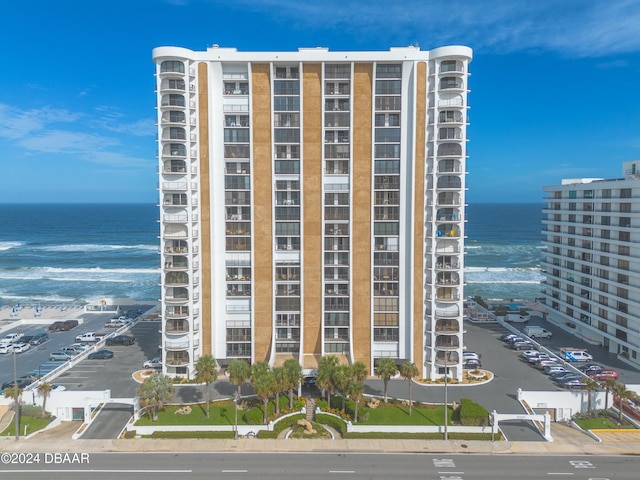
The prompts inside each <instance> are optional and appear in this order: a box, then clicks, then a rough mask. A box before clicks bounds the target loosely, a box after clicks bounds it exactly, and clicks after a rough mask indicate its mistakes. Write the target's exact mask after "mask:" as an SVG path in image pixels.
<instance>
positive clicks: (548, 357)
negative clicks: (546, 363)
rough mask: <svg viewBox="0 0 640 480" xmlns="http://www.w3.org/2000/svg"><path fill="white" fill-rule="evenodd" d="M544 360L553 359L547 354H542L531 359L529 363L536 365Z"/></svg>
mask: <svg viewBox="0 0 640 480" xmlns="http://www.w3.org/2000/svg"><path fill="white" fill-rule="evenodd" d="M542 360H551V357H550V356H549V354H547V353H542V352H540V353H539V354H538V355H536V356H532V357H530V358H529V363H533V364H536V363H538V362H540V361H542Z"/></svg>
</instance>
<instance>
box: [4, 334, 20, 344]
mask: <svg viewBox="0 0 640 480" xmlns="http://www.w3.org/2000/svg"><path fill="white" fill-rule="evenodd" d="M22 337H24V334H23V333H10V334H9V335H7V336H6V337H4V338H3V339H2V340H0V345H9V344H12V343H18V342H19V341H20V339H21V338H22Z"/></svg>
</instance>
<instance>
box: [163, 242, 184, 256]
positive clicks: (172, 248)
mask: <svg viewBox="0 0 640 480" xmlns="http://www.w3.org/2000/svg"><path fill="white" fill-rule="evenodd" d="M164 253H165V254H168V253H189V243H188V242H186V241H185V240H169V241H166V242H165V243H164Z"/></svg>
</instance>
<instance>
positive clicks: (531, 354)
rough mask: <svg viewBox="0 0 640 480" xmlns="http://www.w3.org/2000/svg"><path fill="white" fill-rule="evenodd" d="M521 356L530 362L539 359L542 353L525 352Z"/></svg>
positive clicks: (534, 351) (536, 351)
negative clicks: (531, 359) (535, 358)
mask: <svg viewBox="0 0 640 480" xmlns="http://www.w3.org/2000/svg"><path fill="white" fill-rule="evenodd" d="M520 355H522V358H524V359H525V360H529V359H530V358H533V357H537V356H538V355H540V351H538V350H525V351H524V352H522V353H521V354H520Z"/></svg>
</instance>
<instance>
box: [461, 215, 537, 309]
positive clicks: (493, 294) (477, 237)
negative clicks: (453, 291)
mask: <svg viewBox="0 0 640 480" xmlns="http://www.w3.org/2000/svg"><path fill="white" fill-rule="evenodd" d="M542 208H543V204H542V203H516V204H503V203H496V204H490V203H478V204H470V205H469V206H468V207H467V224H466V227H465V228H466V235H467V240H466V250H467V255H466V258H465V280H466V282H467V286H466V288H465V296H467V297H472V296H475V295H480V296H481V297H483V298H504V299H520V300H522V299H533V298H538V297H541V296H542V295H541V293H540V291H541V286H540V282H541V281H542V280H543V279H544V276H543V275H542V273H541V270H540V262H541V260H542V243H541V241H542V233H541V231H542Z"/></svg>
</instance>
